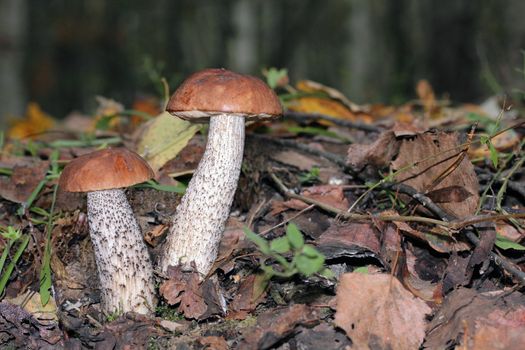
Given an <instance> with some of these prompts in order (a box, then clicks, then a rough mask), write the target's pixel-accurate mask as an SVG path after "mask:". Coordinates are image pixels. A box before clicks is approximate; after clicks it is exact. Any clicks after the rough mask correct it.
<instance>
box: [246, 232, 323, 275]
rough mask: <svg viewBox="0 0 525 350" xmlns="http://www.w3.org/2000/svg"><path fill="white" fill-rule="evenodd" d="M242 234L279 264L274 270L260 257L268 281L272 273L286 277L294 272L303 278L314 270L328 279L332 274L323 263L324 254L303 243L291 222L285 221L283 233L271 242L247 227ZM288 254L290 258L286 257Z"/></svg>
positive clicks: (314, 272)
mask: <svg viewBox="0 0 525 350" xmlns="http://www.w3.org/2000/svg"><path fill="white" fill-rule="evenodd" d="M244 233H245V234H246V237H248V239H249V240H250V241H252V242H253V243H255V245H256V246H257V248H258V249H259V251H260V252H261V253H262V254H263V255H264V256H265V257H267V258H270V259H273V260H275V261H276V262H277V263H278V265H279V269H275V268H274V267H273V266H271V265H266V263H265V259H264V258H263V259H261V261H260V268H261V270H263V272H264V274H265V275H266V277H267V280H269V279H270V278H272V277H273V276H278V277H284V278H288V277H291V276H293V275H295V274H297V273H299V274H301V275H304V276H306V277H310V276H312V275H313V274H316V273H319V274H321V275H323V276H325V277H327V278H331V277H333V274H332V271H331V270H330V269H328V268H326V267H325V266H324V262H325V257H324V255H323V254H321V253H320V252H319V251H318V250H317V249H315V248H314V247H313V246H311V245H309V244H305V242H304V237H303V235H302V233H301V232H300V231H299V229H298V228H297V226H296V225H295V224H293V223H290V224H288V226H287V227H286V234H285V235H284V236H282V237H278V238H275V239H273V240H271V241H268V240H266V239H264V238H263V237H261V236H259V235H257V234H256V233H255V232H253V231H251V230H250V229H249V228H247V227H245V228H244ZM290 254H291V260H290V259H289V258H288V256H289V255H290Z"/></svg>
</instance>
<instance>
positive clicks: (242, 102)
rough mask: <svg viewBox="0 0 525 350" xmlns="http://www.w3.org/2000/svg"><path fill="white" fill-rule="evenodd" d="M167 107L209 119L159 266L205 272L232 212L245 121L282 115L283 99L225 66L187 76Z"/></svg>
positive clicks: (196, 118) (191, 117)
mask: <svg viewBox="0 0 525 350" xmlns="http://www.w3.org/2000/svg"><path fill="white" fill-rule="evenodd" d="M166 110H167V111H168V112H169V113H171V114H172V115H174V116H177V117H179V118H182V119H185V120H188V121H191V122H207V121H208V120H209V123H210V125H209V131H208V141H207V144H206V149H205V151H204V155H203V157H202V159H201V161H200V163H199V165H198V167H197V170H196V171H195V173H194V174H193V177H192V179H191V181H190V183H189V185H188V188H187V190H186V193H185V195H184V196H183V198H182V200H181V203H180V204H179V206H178V207H177V209H176V212H175V214H174V218H173V223H172V227H171V229H170V232H169V234H168V237H167V239H166V243H165V245H164V247H163V251H162V253H161V257H160V268H161V269H162V271H166V270H167V268H168V266H170V265H173V266H175V265H182V266H186V267H190V264H191V262H192V261H193V262H194V263H195V267H196V268H197V271H198V272H200V273H201V274H203V275H206V274H207V273H208V272H209V270H210V269H211V266H212V264H213V262H214V261H215V258H216V257H217V252H218V247H219V242H220V240H221V237H222V233H223V231H224V226H225V223H226V220H227V219H228V216H229V213H230V207H231V205H232V201H233V197H234V194H235V190H236V189H237V181H238V180H239V174H240V169H241V163H242V158H243V150H244V124H245V120H264V119H272V118H275V117H278V116H280V115H281V114H282V107H281V104H280V103H279V99H278V97H277V96H276V95H275V93H274V92H273V90H271V89H270V88H269V87H268V86H267V85H266V84H265V83H264V82H263V81H261V80H260V79H258V78H255V77H252V76H249V75H242V74H238V73H234V72H231V71H228V70H225V69H206V70H203V71H200V72H197V73H194V74H193V75H191V76H190V77H188V78H187V79H186V80H185V81H184V82H183V83H182V84H181V85H180V87H179V88H178V89H177V90H176V91H175V92H174V93H173V95H172V96H171V98H170V100H169V102H168V105H167V107H166Z"/></svg>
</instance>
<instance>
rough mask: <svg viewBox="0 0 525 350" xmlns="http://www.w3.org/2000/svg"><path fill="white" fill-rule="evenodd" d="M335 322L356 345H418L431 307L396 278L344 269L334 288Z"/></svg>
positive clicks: (404, 348)
mask: <svg viewBox="0 0 525 350" xmlns="http://www.w3.org/2000/svg"><path fill="white" fill-rule="evenodd" d="M336 309H337V312H336V315H335V323H336V324H337V325H338V326H339V327H341V328H342V329H344V330H345V332H346V334H347V335H348V336H349V337H350V339H352V343H353V345H354V346H356V348H357V349H392V350H398V349H399V350H410V349H419V346H420V345H421V343H422V342H423V339H424V337H425V327H426V321H425V317H426V315H427V314H429V313H430V311H431V310H430V308H429V307H428V306H427V304H425V302H424V301H422V300H421V299H418V298H416V297H414V296H413V295H412V294H411V293H410V292H409V291H407V290H406V289H405V288H404V287H403V286H402V285H401V283H400V282H399V281H398V280H397V278H395V277H392V276H390V275H386V274H375V275H365V274H361V273H347V274H344V275H343V276H342V277H341V280H340V283H339V287H338V288H337V307H336Z"/></svg>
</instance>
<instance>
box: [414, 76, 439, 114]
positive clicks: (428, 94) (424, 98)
mask: <svg viewBox="0 0 525 350" xmlns="http://www.w3.org/2000/svg"><path fill="white" fill-rule="evenodd" d="M416 93H417V96H418V97H419V100H420V101H421V103H422V104H423V108H424V109H425V112H426V113H427V114H428V115H429V116H430V117H432V118H437V117H440V116H441V114H439V113H438V112H439V108H438V107H439V106H438V105H437V103H436V95H435V94H434V89H432V86H431V85H430V83H429V82H428V81H427V80H425V79H422V80H420V81H418V82H417V85H416Z"/></svg>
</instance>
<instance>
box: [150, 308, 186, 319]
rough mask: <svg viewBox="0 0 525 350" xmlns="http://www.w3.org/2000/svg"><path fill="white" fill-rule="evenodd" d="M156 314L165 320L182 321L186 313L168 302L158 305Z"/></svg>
mask: <svg viewBox="0 0 525 350" xmlns="http://www.w3.org/2000/svg"><path fill="white" fill-rule="evenodd" d="M155 314H156V315H157V316H158V317H160V318H162V319H165V320H168V321H173V322H176V321H182V320H184V315H183V314H182V313H180V312H179V308H177V307H172V306H169V305H166V304H163V305H158V306H157V307H156V308H155Z"/></svg>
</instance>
